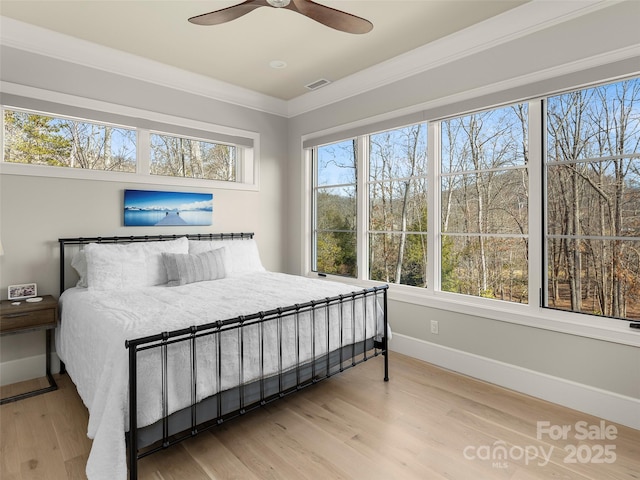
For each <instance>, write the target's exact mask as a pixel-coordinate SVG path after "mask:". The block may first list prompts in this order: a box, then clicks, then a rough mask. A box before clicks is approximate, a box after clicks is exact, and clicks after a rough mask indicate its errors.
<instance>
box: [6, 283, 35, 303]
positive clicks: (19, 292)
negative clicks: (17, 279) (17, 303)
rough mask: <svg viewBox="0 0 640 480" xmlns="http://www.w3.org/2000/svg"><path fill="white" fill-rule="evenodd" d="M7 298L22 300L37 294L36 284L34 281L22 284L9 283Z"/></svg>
mask: <svg viewBox="0 0 640 480" xmlns="http://www.w3.org/2000/svg"><path fill="white" fill-rule="evenodd" d="M7 290H8V297H7V298H8V299H9V300H23V299H25V298H32V297H37V296H38V285H37V284H35V283H23V284H22V285H9V288H8V289H7Z"/></svg>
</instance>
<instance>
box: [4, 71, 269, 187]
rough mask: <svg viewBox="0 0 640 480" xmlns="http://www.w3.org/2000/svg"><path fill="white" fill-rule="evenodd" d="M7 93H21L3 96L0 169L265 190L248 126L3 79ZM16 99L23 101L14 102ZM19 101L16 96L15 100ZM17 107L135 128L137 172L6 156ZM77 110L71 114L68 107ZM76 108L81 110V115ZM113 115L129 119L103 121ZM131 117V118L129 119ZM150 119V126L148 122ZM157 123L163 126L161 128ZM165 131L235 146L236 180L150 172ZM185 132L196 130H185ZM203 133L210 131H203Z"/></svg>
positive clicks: (253, 135) (255, 136) (27, 173)
mask: <svg viewBox="0 0 640 480" xmlns="http://www.w3.org/2000/svg"><path fill="white" fill-rule="evenodd" d="M2 92H3V93H6V94H9V95H12V96H13V95H16V96H17V97H15V98H10V99H9V101H5V100H4V99H2V102H0V111H1V113H2V120H1V122H2V128H0V148H2V160H1V161H0V174H3V175H25V176H37V177H51V178H70V179H80V180H99V181H109V182H122V183H136V184H147V185H166V186H175V187H196V188H215V189H224V190H244V191H259V190H260V175H259V173H260V168H259V166H260V134H259V133H257V132H252V131H248V130H241V129H237V128H232V127H226V126H222V125H217V124H212V123H207V122H202V121H199V120H193V119H188V118H184V117H177V116H171V115H166V114H162V113H158V112H153V111H149V110H143V109H138V108H133V107H126V106H122V105H116V104H111V103H108V102H102V101H99V100H91V99H86V98H82V97H76V96H73V95H68V94H62V93H57V92H51V91H47V90H42V89H38V88H33V87H27V86H24V85H16V84H10V83H7V82H2ZM16 98H17V99H18V101H15V100H16ZM11 100H14V101H11ZM5 109H8V110H16V111H23V112H29V113H35V114H41V115H48V116H52V117H56V118H68V119H70V120H74V121H81V122H87V123H94V124H98V125H108V126H115V127H119V128H127V129H133V130H135V131H136V136H137V151H136V171H135V173H133V172H114V171H105V170H91V169H81V168H70V167H56V166H48V165H31V164H21V163H11V162H5V161H4V110H5ZM70 111H71V112H72V114H69V112H70ZM75 112H77V113H78V114H77V115H76V114H75ZM109 115H114V116H117V117H121V118H124V119H125V121H120V122H117V123H115V122H112V121H108V120H104V119H103V118H104V117H105V116H109ZM127 119H128V120H129V121H127ZM148 124H151V125H148ZM156 125H160V127H161V128H158V127H157V126H156ZM157 132H162V133H163V134H166V135H174V136H181V137H189V138H191V139H195V140H202V141H206V142H210V143H222V144H226V145H233V146H235V147H236V152H237V158H236V161H237V165H236V169H237V173H236V181H225V180H209V179H201V178H189V177H171V176H162V175H152V174H151V173H150V160H151V148H150V135H151V133H157ZM185 132H187V133H189V132H192V135H191V134H189V135H186V134H185ZM203 132H206V133H210V136H209V135H204V136H203ZM216 136H220V137H225V136H226V137H238V138H242V139H245V140H246V143H247V144H249V145H250V144H252V145H253V147H250V146H246V145H238V144H234V143H231V142H227V141H222V140H220V139H216Z"/></svg>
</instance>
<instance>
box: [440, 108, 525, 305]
mask: <svg viewBox="0 0 640 480" xmlns="http://www.w3.org/2000/svg"><path fill="white" fill-rule="evenodd" d="M441 139H442V142H441V143H442V147H441V153H442V165H441V171H442V175H441V187H440V188H441V197H440V204H441V232H442V235H441V250H440V255H441V258H440V261H441V268H442V271H441V272H440V275H441V276H440V282H441V289H442V290H443V291H448V292H456V293H461V294H464V295H472V296H477V297H486V298H494V299H499V300H505V301H509V302H519V303H527V302H528V286H527V284H528V250H527V249H528V239H527V237H526V235H527V234H528V230H529V228H528V222H529V178H528V170H527V167H528V105H527V104H519V105H513V106H510V107H504V108H499V109H495V110H490V111H487V112H481V113H475V114H472V115H467V116H464V117H460V118H454V119H451V120H447V121H443V122H442V124H441ZM452 233H456V234H459V235H450V234H452ZM448 234H449V235H448ZM504 235H509V236H504ZM513 235H518V236H522V238H520V237H513Z"/></svg>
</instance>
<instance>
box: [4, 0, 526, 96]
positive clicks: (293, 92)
mask: <svg viewBox="0 0 640 480" xmlns="http://www.w3.org/2000/svg"><path fill="white" fill-rule="evenodd" d="M241 1H242V0H195V1H194V0H179V1H176V0H162V1H158V0H83V1H79V0H71V1H58V0H47V1H37V0H1V1H0V14H1V15H2V16H4V17H9V18H13V19H15V20H19V21H21V22H25V23H28V24H32V25H36V26H39V27H43V28H46V29H49V30H53V31H56V32H60V33H63V34H66V35H69V36H71V37H76V38H80V39H84V40H87V41H89V42H93V43H96V44H99V45H103V46H107V47H110V48H113V49H116V50H120V51H124V52H128V53H131V54H134V55H137V56H140V57H144V58H147V59H151V60H154V61H157V62H160V63H161V64H166V65H170V66H174V67H177V68H179V69H182V70H186V71H189V72H194V73H197V74H200V75H203V76H205V77H209V78H214V79H216V80H220V81H223V82H226V83H230V84H233V85H236V86H239V87H243V88H246V89H249V90H251V91H254V92H259V93H261V94H265V95H269V96H271V97H275V98H278V99H282V100H290V99H292V98H296V97H299V96H300V95H303V94H305V93H307V92H309V90H308V89H307V88H305V85H308V84H310V83H312V82H315V81H316V80H318V79H327V80H329V81H331V82H336V81H338V80H340V79H342V78H345V77H347V76H349V75H352V74H354V73H355V72H359V71H362V70H364V69H367V68H368V67H371V66H373V65H376V64H379V63H381V62H384V61H385V60H388V59H390V58H393V57H396V56H398V55H400V54H403V53H405V52H408V51H411V50H413V49H415V48H417V47H420V46H422V45H425V44H429V43H433V42H434V41H437V40H439V39H442V38H443V37H447V36H451V35H452V34H455V33H456V32H460V31H462V30H464V29H467V28H468V27H471V26H473V25H476V24H478V23H480V22H483V21H486V20H488V19H491V18H492V17H495V16H496V15H499V14H501V13H503V12H507V11H509V10H511V9H513V8H516V7H518V6H520V5H522V4H525V3H527V2H528V1H529V0H343V1H333V0H318V3H323V4H324V5H327V6H330V7H333V8H336V9H340V10H344V11H347V12H349V13H351V14H354V15H358V16H360V17H364V18H366V19H368V20H370V21H371V22H372V23H373V25H374V28H373V30H372V31H371V32H369V33H367V34H364V35H353V34H348V33H343V32H340V31H337V30H333V29H331V28H328V27H325V26H323V25H321V24H319V23H317V22H315V21H313V20H311V19H309V18H306V17H304V16H302V15H300V14H297V13H295V12H292V11H289V10H285V9H277V8H271V7H263V8H259V9H257V10H255V11H253V12H251V13H249V14H247V15H245V16H243V17H241V18H239V19H236V20H234V21H232V22H230V23H226V24H222V25H216V26H198V25H193V24H191V23H189V22H187V18H189V17H191V16H194V15H198V14H201V13H206V12H209V11H212V10H217V9H221V8H225V7H228V6H231V5H235V4H238V3H241ZM469 47H472V45H470V46H469ZM272 60H280V61H284V62H286V63H287V67H286V68H283V69H274V68H271V67H270V66H269V62H270V61H272Z"/></svg>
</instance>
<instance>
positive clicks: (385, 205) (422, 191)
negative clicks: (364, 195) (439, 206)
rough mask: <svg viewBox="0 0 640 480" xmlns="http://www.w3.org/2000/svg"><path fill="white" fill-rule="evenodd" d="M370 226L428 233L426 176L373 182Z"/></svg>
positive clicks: (370, 196) (370, 201)
mask: <svg viewBox="0 0 640 480" xmlns="http://www.w3.org/2000/svg"><path fill="white" fill-rule="evenodd" d="M369 228H370V229H371V230H374V231H393V230H399V231H405V232H426V231H427V179H426V178H418V179H414V180H391V181H386V182H379V183H372V184H370V185H369Z"/></svg>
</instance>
